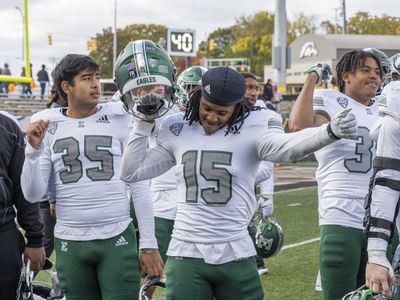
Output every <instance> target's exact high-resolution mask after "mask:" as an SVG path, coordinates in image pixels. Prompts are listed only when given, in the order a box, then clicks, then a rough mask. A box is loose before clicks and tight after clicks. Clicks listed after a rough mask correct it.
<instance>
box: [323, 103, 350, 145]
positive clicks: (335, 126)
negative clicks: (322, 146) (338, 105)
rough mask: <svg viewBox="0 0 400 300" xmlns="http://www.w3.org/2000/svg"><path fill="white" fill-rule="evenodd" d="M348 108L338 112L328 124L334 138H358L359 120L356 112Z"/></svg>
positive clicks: (329, 131)
mask: <svg viewBox="0 0 400 300" xmlns="http://www.w3.org/2000/svg"><path fill="white" fill-rule="evenodd" d="M350 111H351V108H347V109H345V110H343V111H341V112H340V113H338V114H337V115H336V116H335V117H334V118H333V119H332V121H330V122H329V124H328V128H327V130H328V134H329V136H331V137H332V138H333V139H341V138H344V139H351V140H356V139H357V120H356V117H355V115H354V114H351V113H350Z"/></svg>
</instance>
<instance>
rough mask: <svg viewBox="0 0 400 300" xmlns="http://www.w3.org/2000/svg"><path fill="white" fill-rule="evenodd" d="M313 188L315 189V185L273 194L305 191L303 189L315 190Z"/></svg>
mask: <svg viewBox="0 0 400 300" xmlns="http://www.w3.org/2000/svg"><path fill="white" fill-rule="evenodd" d="M315 187H317V186H316V185H312V186H305V187H299V188H295V189H287V190H282V191H277V192H274V194H281V193H286V192H296V191H302V190H305V189H310V188H315Z"/></svg>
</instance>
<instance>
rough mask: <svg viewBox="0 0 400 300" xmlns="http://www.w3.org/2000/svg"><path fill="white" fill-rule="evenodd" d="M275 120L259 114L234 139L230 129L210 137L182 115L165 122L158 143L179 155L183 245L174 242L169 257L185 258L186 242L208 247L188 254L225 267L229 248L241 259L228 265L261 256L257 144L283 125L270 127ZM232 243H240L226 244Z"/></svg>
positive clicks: (177, 234)
mask: <svg viewBox="0 0 400 300" xmlns="http://www.w3.org/2000/svg"><path fill="white" fill-rule="evenodd" d="M269 116H270V115H269V114H267V113H266V110H261V111H260V110H259V111H253V112H251V114H250V117H248V118H247V119H246V120H245V122H244V125H243V127H242V128H241V129H240V132H239V133H237V134H234V133H233V132H231V133H229V134H228V135H225V133H226V130H225V129H222V130H219V131H217V132H216V133H214V134H212V135H207V134H205V133H204V129H203V127H202V126H201V125H200V124H193V125H191V126H188V123H187V122H184V121H183V120H182V116H181V115H173V116H171V117H169V118H167V119H166V120H165V121H164V122H163V124H162V127H161V129H160V134H159V136H158V143H159V145H162V146H163V147H165V148H166V149H168V150H169V151H170V152H171V153H173V154H174V157H175V158H176V167H175V172H176V175H177V180H178V197H177V206H178V209H177V215H176V219H175V225H174V231H173V234H172V237H173V240H174V239H175V240H176V241H180V242H178V245H177V244H176V243H175V244H174V242H173V241H172V246H171V247H170V249H169V252H168V255H172V256H174V255H175V254H179V255H183V256H185V252H184V253H182V252H181V250H182V248H185V247H186V246H185V245H183V244H182V243H181V242H183V243H184V242H185V241H187V242H189V243H190V242H191V243H193V242H194V243H199V244H196V245H197V246H196V247H199V248H201V245H200V244H204V245H206V246H205V247H204V249H200V250H199V249H198V250H195V251H194V252H193V251H192V250H193V249H191V248H190V247H189V248H186V251H188V252H186V253H187V255H191V256H195V257H196V253H197V251H200V253H202V256H203V257H205V258H206V260H207V261H209V262H210V263H215V262H217V263H221V257H220V255H221V251H222V252H224V251H225V250H226V247H228V248H229V249H232V248H233V249H234V250H233V253H235V255H234V256H235V257H231V256H230V257H223V258H222V259H223V260H228V261H230V260H233V259H238V258H239V257H241V256H251V255H254V254H255V252H254V246H253V245H252V242H251V240H250V237H249V235H248V232H247V225H248V224H249V222H250V219H251V217H252V216H253V214H254V212H255V209H256V205H257V202H256V198H255V193H254V183H255V176H256V173H257V170H258V166H259V163H260V158H259V155H258V152H257V146H256V144H257V141H258V139H259V138H260V136H261V135H262V133H264V132H265V131H266V130H267V129H268V124H269V123H270V125H271V124H272V126H275V125H277V124H275V123H274V122H269ZM271 130H274V129H271ZM279 132H281V130H279ZM255 133H256V134H255ZM233 145H234V147H233ZM200 174H201V175H200ZM205 220H206V221H205ZM231 241H237V243H236V244H235V242H233V243H230V244H229V246H227V244H225V243H227V242H231ZM211 243H214V244H219V245H221V246H222V247H223V248H224V249H217V248H218V246H215V247H214V246H212V245H211ZM204 245H203V246H204ZM179 248H180V249H179ZM228 253H230V254H232V253H231V251H228ZM236 256H239V257H236Z"/></svg>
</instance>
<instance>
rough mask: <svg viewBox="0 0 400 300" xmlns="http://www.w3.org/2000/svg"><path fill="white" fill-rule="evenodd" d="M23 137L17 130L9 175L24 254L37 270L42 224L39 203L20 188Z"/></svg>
mask: <svg viewBox="0 0 400 300" xmlns="http://www.w3.org/2000/svg"><path fill="white" fill-rule="evenodd" d="M24 148H25V147H24V139H23V136H22V132H21V131H19V130H18V132H17V141H16V144H15V148H14V153H13V156H12V158H11V161H10V166H12V168H10V170H9V175H10V178H11V179H12V182H13V189H12V199H13V201H14V205H15V207H16V209H17V220H18V223H19V225H20V226H21V227H22V228H23V229H24V230H25V237H26V239H27V244H26V247H25V249H24V254H25V257H26V258H27V259H29V260H30V261H31V266H32V269H33V270H35V271H39V270H40V269H41V268H42V267H43V264H44V259H45V254H44V248H43V244H42V237H43V224H42V223H40V218H39V205H38V204H32V203H29V202H28V201H26V199H25V197H24V195H23V193H22V189H21V181H20V180H21V171H22V166H23V161H24V156H25V154H24Z"/></svg>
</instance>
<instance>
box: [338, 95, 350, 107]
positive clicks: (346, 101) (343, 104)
mask: <svg viewBox="0 0 400 300" xmlns="http://www.w3.org/2000/svg"><path fill="white" fill-rule="evenodd" d="M336 100H337V102H338V103H339V105H340V106H341V107H343V108H346V107H347V106H348V105H349V99H347V98H346V97H337V98H336Z"/></svg>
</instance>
